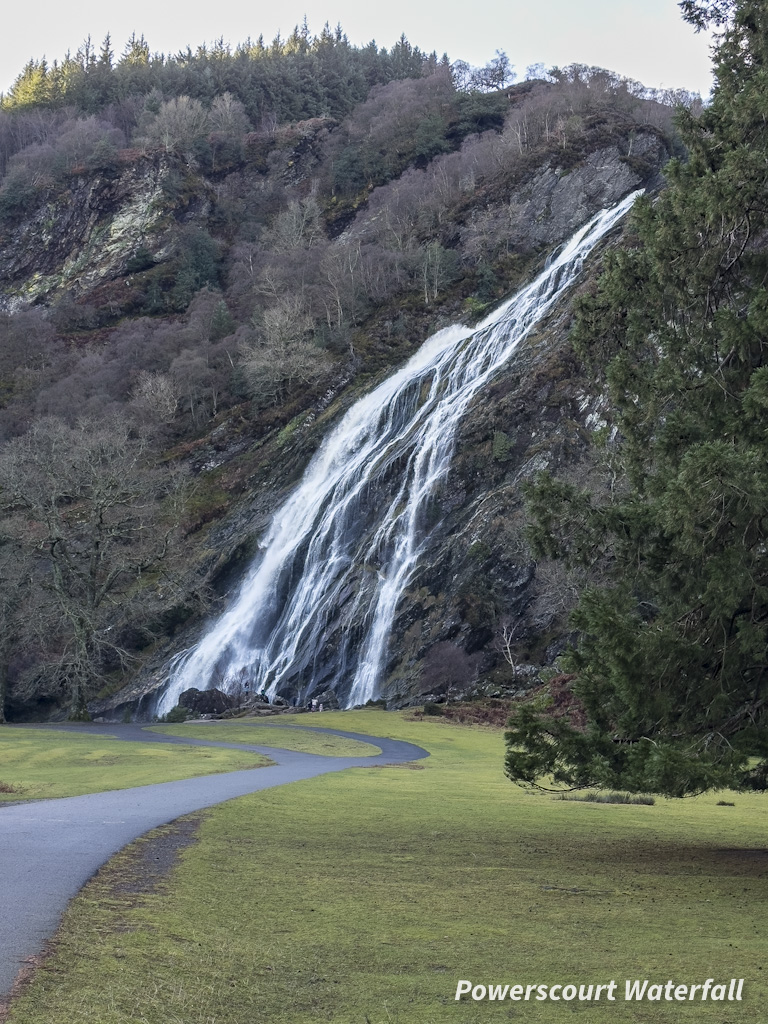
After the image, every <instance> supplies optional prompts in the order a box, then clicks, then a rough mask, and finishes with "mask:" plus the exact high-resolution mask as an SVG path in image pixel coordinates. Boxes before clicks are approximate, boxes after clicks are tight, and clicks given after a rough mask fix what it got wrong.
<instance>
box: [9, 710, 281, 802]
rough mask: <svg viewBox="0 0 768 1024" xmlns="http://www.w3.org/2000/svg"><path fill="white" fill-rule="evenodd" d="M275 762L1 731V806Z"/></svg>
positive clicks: (203, 750)
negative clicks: (10, 802) (12, 802)
mask: <svg viewBox="0 0 768 1024" xmlns="http://www.w3.org/2000/svg"><path fill="white" fill-rule="evenodd" d="M271 763H272V762H271V761H270V760H269V759H268V758H266V757H264V756H262V755H261V754H255V753H253V752H246V751H239V750H226V749H217V748H216V747H192V746H189V747H187V746H182V745H180V744H171V743H169V744H163V743H130V742H124V741H123V740H113V739H110V738H109V737H105V736H88V735H80V734H79V733H69V732H56V731H54V730H51V729H14V728H13V727H11V726H7V727H3V728H2V729H0V801H3V802H8V801H12V800H39V799H52V798H54V797H63V796H81V795H82V794H83V793H102V792H105V791H106V790H109V789H129V788H130V787H132V786H149V785H151V784H152V783H155V782H172V781H174V780H176V779H189V778H193V777H194V776H196V775H213V774H215V773H217V772H231V771H240V770H242V769H245V768H260V767H262V766H263V765H267V764H271Z"/></svg>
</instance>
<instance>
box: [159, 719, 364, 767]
mask: <svg viewBox="0 0 768 1024" xmlns="http://www.w3.org/2000/svg"><path fill="white" fill-rule="evenodd" d="M303 717H304V721H303V722H302V725H310V724H312V725H320V722H319V721H317V722H315V717H316V716H315V715H313V716H312V718H311V719H310V721H309V722H307V721H306V719H307V718H309V715H305V716H303ZM150 731H151V732H160V733H164V734H166V735H171V736H188V737H190V738H191V739H196V740H216V741H217V742H220V743H255V744H257V745H260V746H265V747H282V748H283V749H285V750H300V751H301V752H302V753H304V754H326V755H328V756H332V757H373V756H375V755H376V754H380V753H381V750H380V749H379V748H378V747H376V746H374V745H373V744H372V743H362V742H360V741H359V740H353V739H347V738H346V737H344V736H328V735H326V734H324V733H318V732H307V731H305V730H304V729H301V728H296V726H293V725H292V726H285V727H284V726H280V725H276V726H271V725H264V724H263V722H259V721H258V719H256V720H253V719H251V720H247V721H243V720H242V719H237V720H235V721H230V722H200V723H194V722H193V723H190V724H187V725H153V726H151V728H150Z"/></svg>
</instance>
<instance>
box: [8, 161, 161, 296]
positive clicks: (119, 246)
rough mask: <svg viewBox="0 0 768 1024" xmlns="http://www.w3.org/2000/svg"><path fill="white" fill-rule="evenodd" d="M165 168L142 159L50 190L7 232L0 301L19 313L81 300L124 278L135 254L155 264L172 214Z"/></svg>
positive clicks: (75, 178)
mask: <svg viewBox="0 0 768 1024" xmlns="http://www.w3.org/2000/svg"><path fill="white" fill-rule="evenodd" d="M169 170H170V168H169V165H168V163H167V161H164V160H163V159H161V158H158V157H156V158H154V159H152V158H144V159H139V160H137V161H133V162H131V163H130V164H124V165H123V166H121V167H119V168H116V169H115V170H114V171H112V172H111V173H110V174H105V173H100V174H93V173H91V174H83V175H81V176H73V177H72V179H71V180H70V181H69V183H68V187H67V189H66V190H63V189H61V188H60V187H58V188H55V187H53V186H52V187H50V188H49V189H47V190H46V191H45V192H44V193H43V194H42V195H41V196H40V198H39V199H38V202H37V203H36V205H35V208H34V210H33V211H32V212H31V213H29V214H26V215H25V216H24V217H23V218H22V219H21V220H19V221H18V222H17V223H15V224H13V225H12V226H11V227H10V228H8V229H6V232H5V237H4V239H3V245H2V247H1V248H0V304H2V307H3V308H5V309H11V310H12V309H19V308H23V306H25V305H28V304H30V303H41V302H42V303H46V304H47V303H50V302H52V301H54V300H56V299H57V298H60V297H61V296H62V295H64V294H68V295H70V296H72V297H73V298H76V297H77V296H80V295H83V294H85V293H87V292H89V291H91V290H92V289H94V288H96V287H97V286H98V285H99V284H102V283H103V282H105V281H110V280H114V279H116V278H120V277H123V276H125V275H126V274H127V272H128V268H129V266H130V261H131V259H132V258H135V257H136V255H137V253H139V251H140V250H143V251H146V252H147V253H148V254H149V256H150V258H151V259H152V260H154V261H155V262H157V263H159V262H161V261H162V260H163V259H164V258H166V257H167V253H166V252H165V249H164V244H163V237H164V233H165V229H166V228H167V226H168V223H169V219H172V217H173V214H174V212H175V211H174V210H173V207H172V205H171V204H169V202H168V200H167V197H166V195H165V193H164V191H163V184H164V182H165V181H166V180H167V178H168V174H169Z"/></svg>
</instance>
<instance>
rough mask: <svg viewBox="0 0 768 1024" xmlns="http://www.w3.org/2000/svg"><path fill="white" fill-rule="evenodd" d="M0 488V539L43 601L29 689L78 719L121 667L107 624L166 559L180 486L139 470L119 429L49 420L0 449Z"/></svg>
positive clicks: (142, 463)
mask: <svg viewBox="0 0 768 1024" xmlns="http://www.w3.org/2000/svg"><path fill="white" fill-rule="evenodd" d="M0 489H1V494H2V501H3V505H4V506H5V512H6V520H5V532H6V533H7V534H8V536H9V537H12V538H13V539H14V540H15V541H16V542H17V543H18V544H19V545H20V546H21V547H23V549H24V550H25V551H26V554H27V557H28V559H29V562H30V565H31V566H33V570H32V571H35V572H36V573H37V574H39V575H40V577H41V582H42V586H43V588H44V589H45V590H46V591H47V593H48V594H49V596H50V599H51V600H50V606H46V607H45V608H44V609H43V610H42V612H43V617H44V621H43V622H41V624H40V631H41V632H43V633H46V634H47V639H48V643H47V647H48V652H49V654H50V655H51V656H50V657H49V659H48V660H49V664H48V666H47V667H46V669H45V670H44V671H42V673H41V677H40V678H39V679H38V681H37V685H38V686H40V687H41V688H43V689H45V688H46V687H47V688H48V689H49V691H54V690H61V689H63V690H64V691H65V693H66V695H67V699H68V702H69V706H70V713H71V714H72V715H73V716H77V715H82V714H83V712H84V709H85V702H86V700H87V699H88V697H89V696H90V695H91V694H92V693H93V692H94V690H95V689H96V687H97V686H98V685H99V684H101V683H102V682H103V679H104V675H105V672H106V671H107V670H108V668H109V667H110V666H114V665H115V664H117V665H120V664H123V663H124V662H125V659H126V656H127V652H126V651H125V649H124V647H123V646H122V645H121V643H120V640H119V638H118V636H117V633H118V630H117V629H116V620H119V619H120V613H121V611H123V610H124V607H125V605H126V604H127V603H129V602H130V601H131V600H132V599H133V598H135V597H137V596H138V594H139V593H140V591H141V588H142V577H144V576H145V575H146V574H148V573H156V572H158V571H159V570H160V567H161V566H162V564H163V563H164V561H165V560H166V556H167V555H168V553H169V550H170V548H171V542H172V538H173V534H174V530H175V527H176V524H177V522H178V518H179V515H180V503H181V501H182V500H183V493H182V491H183V489H182V488H180V487H176V486H175V484H174V481H172V480H171V479H170V478H169V476H168V474H166V473H164V472H163V471H161V470H159V469H155V468H153V467H152V466H151V465H149V464H148V451H147V447H146V444H145V442H144V441H143V440H142V439H141V438H134V437H132V436H131V433H130V430H129V428H128V426H127V425H126V424H125V423H123V422H120V421H118V420H114V421H111V422H106V423H103V422H94V421H86V420H83V421H80V422H78V423H77V424H76V425H75V426H74V427H70V426H68V425H67V424H65V423H63V422H62V421H61V420H57V419H53V418H48V419H42V420H39V421H38V422H37V423H35V424H34V426H33V427H32V428H31V429H30V430H29V431H28V433H26V434H24V435H23V436H22V437H18V438H15V439H14V440H12V441H10V442H8V444H6V446H5V448H4V449H3V450H2V452H0ZM43 677H44V678H43Z"/></svg>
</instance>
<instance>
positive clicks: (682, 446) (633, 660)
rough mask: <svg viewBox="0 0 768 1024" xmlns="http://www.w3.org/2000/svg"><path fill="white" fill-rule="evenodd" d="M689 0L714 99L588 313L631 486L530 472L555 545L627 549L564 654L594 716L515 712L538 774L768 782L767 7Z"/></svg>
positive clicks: (569, 550)
mask: <svg viewBox="0 0 768 1024" xmlns="http://www.w3.org/2000/svg"><path fill="white" fill-rule="evenodd" d="M681 6H682V7H683V8H684V16H685V17H686V19H687V20H688V21H690V22H692V23H693V24H694V25H696V26H697V27H704V26H705V25H707V24H709V23H710V22H713V23H715V24H719V25H721V26H723V29H722V32H721V34H720V35H719V37H718V45H717V50H716V58H715V71H716V83H717V84H716V88H715V91H714V94H713V97H712V102H711V104H710V105H709V106H708V107H707V108H706V109H705V110H704V112H703V113H702V114H701V116H700V117H698V119H697V118H694V117H693V116H692V115H690V114H685V113H684V114H682V115H681V119H680V129H681V132H682V135H683V138H684V141H685V143H686V145H687V148H688V151H689V158H688V160H687V161H686V162H685V163H682V162H673V163H672V164H671V165H670V166H669V167H668V169H667V179H668V187H667V188H666V190H665V191H664V192H663V193H662V194H661V195H660V196H659V197H658V198H657V199H655V200H654V199H650V198H647V199H644V200H642V201H641V202H639V203H638V204H637V206H636V211H635V213H634V219H633V225H632V232H633V234H632V235H631V236H630V244H628V245H627V246H625V247H624V248H623V249H620V250H618V251H617V252H615V253H614V254H613V256H612V257H611V258H609V260H608V261H607V263H608V265H607V270H606V272H605V274H604V276H603V277H602V280H601V281H600V284H599V287H598V289H597V291H596V294H594V295H593V296H591V297H590V298H588V299H586V300H584V302H583V303H582V305H581V309H580V313H579V317H578V320H577V326H576V331H575V343H576V347H577V350H578V351H579V353H580V354H581V355H582V357H583V358H584V359H585V361H586V362H587V364H588V365H590V366H591V367H592V368H593V369H594V370H595V372H596V373H597V375H598V379H600V380H601V382H602V384H603V386H604V388H605V390H606V392H607V394H608V396H609V398H610V402H611V407H612V410H613V417H614V425H615V427H616V428H617V434H616V440H615V441H614V442H613V444H614V451H613V457H614V459H615V460H616V462H617V464H618V465H619V466H620V468H621V481H620V486H619V487H617V488H616V489H615V490H614V492H613V493H612V495H611V496H610V497H609V498H607V499H606V498H605V496H599V497H598V496H595V495H592V494H589V493H586V492H580V491H578V490H576V489H575V488H573V487H571V486H569V485H565V484H563V483H561V482H558V481H555V480H552V479H550V478H546V479H539V480H538V482H537V483H536V484H535V486H533V487H532V488H531V489H530V491H529V502H530V509H531V512H532V523H533V525H532V528H531V538H532V541H533V543H534V547H535V549H536V550H537V551H538V552H539V553H542V554H543V553H546V554H548V555H554V556H556V557H562V558H565V559H566V560H569V561H570V562H571V563H581V564H589V563H592V564H594V563H595V561H596V560H597V559H598V558H601V559H604V560H606V561H607V562H608V564H610V565H611V566H612V569H611V571H610V574H609V580H608V582H607V583H606V584H605V585H603V586H601V587H593V588H592V589H589V590H587V591H586V592H585V593H584V594H583V596H582V599H581V601H580V604H579V606H578V608H577V611H576V613H575V617H574V622H575V625H576V626H577V627H578V629H579V631H580V632H579V636H580V639H579V641H578V644H577V646H576V647H575V649H573V650H571V652H570V653H569V654H568V656H567V657H566V659H565V662H564V667H565V668H566V669H567V670H568V671H569V672H571V673H573V675H574V678H573V681H572V683H571V684H570V685H571V689H572V703H571V708H572V709H578V711H579V715H578V716H573V715H571V716H569V715H568V714H562V702H561V704H560V706H559V708H558V709H557V710H555V708H554V705H553V704H552V702H551V701H548V700H545V699H541V698H538V699H537V700H533V701H531V702H529V703H528V704H526V705H524V706H522V707H521V708H520V710H519V711H518V712H517V713H516V714H515V715H514V717H513V719H512V721H511V730H510V732H509V733H508V754H507V773H508V775H509V776H510V777H511V778H512V779H515V780H517V781H522V782H525V783H529V784H534V785H542V784H545V779H552V780H554V782H555V783H556V784H557V785H565V786H572V787H581V786H595V785H597V786H605V787H621V788H623V789H627V790H632V791H652V792H659V793H664V794H667V795H673V796H684V795H688V794H692V793H697V792H702V791H704V790H707V789H709V788H713V787H715V788H717V787H722V786H730V787H734V788H753V789H765V788H766V786H767V785H768V733H767V732H766V724H767V722H768V716H766V701H767V700H768V427H767V426H766V424H767V422H768V421H767V420H766V414H767V413H768V288H767V287H766V270H767V269H768V258H767V256H766V250H765V233H766V229H767V228H768V205H767V204H766V198H768V193H767V192H766V177H765V166H766V162H767V161H768V125H767V124H766V120H765V110H766V106H767V105H768V9H767V8H766V6H765V4H763V3H759V2H754V0H729V2H724V0H718V2H717V3H707V4H700V3H694V2H689V3H685V4H683V5H681ZM566 703H567V702H566ZM584 719H585V720H586V725H581V724H578V723H579V721H580V720H581V721H583V720H584ZM546 784H549V783H546Z"/></svg>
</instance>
